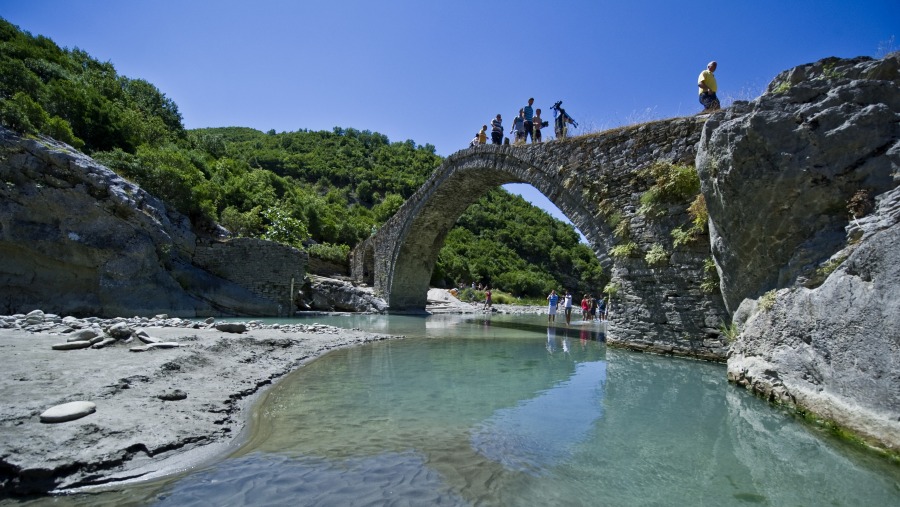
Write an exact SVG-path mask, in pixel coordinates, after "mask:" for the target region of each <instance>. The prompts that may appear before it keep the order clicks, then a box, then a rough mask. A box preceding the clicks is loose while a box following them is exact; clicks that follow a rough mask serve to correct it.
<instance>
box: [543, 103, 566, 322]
mask: <svg viewBox="0 0 900 507" xmlns="http://www.w3.org/2000/svg"><path fill="white" fill-rule="evenodd" d="M539 111H540V110H539ZM563 308H564V309H565V310H566V324H569V323H570V322H572V293H571V292H569V291H568V290H566V299H565V303H564V306H563Z"/></svg>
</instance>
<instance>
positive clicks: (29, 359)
mask: <svg viewBox="0 0 900 507" xmlns="http://www.w3.org/2000/svg"><path fill="white" fill-rule="evenodd" d="M86 336H91V338H88V339H87V340H84V339H82V338H84V337H86ZM387 338H392V337H391V336H387V335H378V334H373V333H367V332H362V331H354V330H345V329H339V328H335V327H331V326H323V325H303V324H296V325H261V324H258V323H253V322H252V321H251V322H248V323H246V324H234V323H222V324H216V323H214V322H192V321H188V320H182V319H168V318H164V317H162V316H160V317H158V318H152V319H145V318H133V319H110V320H103V319H75V318H72V317H66V318H60V317H58V316H55V315H45V314H43V313H41V312H32V313H31V314H29V315H28V316H24V315H17V316H7V317H0V371H2V372H3V374H2V375H0V499H2V498H3V497H6V496H12V495H22V494H32V493H43V492H49V491H55V490H56V491H58V490H62V489H70V488H78V487H83V486H92V485H99V484H108V483H114V482H117V481H127V480H136V479H149V478H154V477H159V476H162V475H167V474H170V473H175V472H179V471H181V470H184V469H187V468H189V467H191V466H194V465H197V464H199V463H202V462H203V461H205V460H207V459H210V458H211V457H214V456H217V455H220V454H221V453H222V452H223V451H226V450H227V449H228V448H229V446H231V445H233V444H234V443H235V441H236V437H237V435H239V434H240V432H241V430H242V429H243V428H244V426H245V424H246V422H247V420H248V415H249V414H248V409H249V408H250V406H251V404H252V401H253V400H254V399H255V398H256V396H257V395H258V394H259V393H260V392H261V391H262V390H263V388H265V387H266V386H268V385H270V384H271V383H273V382H274V381H277V379H279V378H280V377H282V376H284V375H285V374H287V373H289V372H291V371H293V370H295V369H296V368H297V367H299V366H300V365H302V364H303V363H304V362H307V361H310V360H312V359H314V358H316V357H318V356H320V355H322V354H324V353H326V352H328V351H330V350H334V349H335V348H339V347H346V346H352V345H356V344H361V343H366V342H370V341H375V340H383V339H387ZM92 342H93V343H92ZM74 347H77V348H74ZM76 401H83V402H88V403H86V404H82V408H84V406H90V405H93V406H94V409H93V411H92V412H91V411H90V410H88V412H90V413H88V415H85V416H83V417H80V418H78V419H75V420H71V421H67V422H56V423H53V422H42V417H41V415H42V414H44V413H45V412H46V411H47V410H48V409H50V408H52V407H55V406H58V405H62V404H66V403H70V402H76ZM63 408H65V407H63ZM73 417H74V416H73ZM44 419H46V417H45V418H44Z"/></svg>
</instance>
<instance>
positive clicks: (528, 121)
mask: <svg viewBox="0 0 900 507" xmlns="http://www.w3.org/2000/svg"><path fill="white" fill-rule="evenodd" d="M532 105H534V97H532V98H530V99H528V105H527V106H525V107H523V108H522V111H525V138H524V139H523V140H522V144H525V143H527V142H528V136H531V142H532V144H533V143H534V124H533V123H532V118H534V108H533V107H531V106H532Z"/></svg>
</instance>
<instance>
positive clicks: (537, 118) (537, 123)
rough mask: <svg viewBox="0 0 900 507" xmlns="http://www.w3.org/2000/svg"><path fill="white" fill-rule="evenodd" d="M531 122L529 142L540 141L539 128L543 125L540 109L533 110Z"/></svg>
mask: <svg viewBox="0 0 900 507" xmlns="http://www.w3.org/2000/svg"><path fill="white" fill-rule="evenodd" d="M531 123H532V125H533V126H532V133H531V142H532V144H533V143H539V142H541V129H542V128H544V126H543V125H542V124H541V110H540V109H536V110H535V112H534V117H533V118H532V119H531Z"/></svg>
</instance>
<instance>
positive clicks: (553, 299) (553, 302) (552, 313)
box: [547, 289, 559, 322]
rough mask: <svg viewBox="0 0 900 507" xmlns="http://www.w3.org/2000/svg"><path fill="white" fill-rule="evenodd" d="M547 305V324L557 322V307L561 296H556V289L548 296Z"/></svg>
mask: <svg viewBox="0 0 900 507" xmlns="http://www.w3.org/2000/svg"><path fill="white" fill-rule="evenodd" d="M547 303H548V304H549V306H548V307H547V322H556V307H557V306H558V305H559V295H557V294H556V289H553V290H551V291H550V295H549V296H547Z"/></svg>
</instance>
